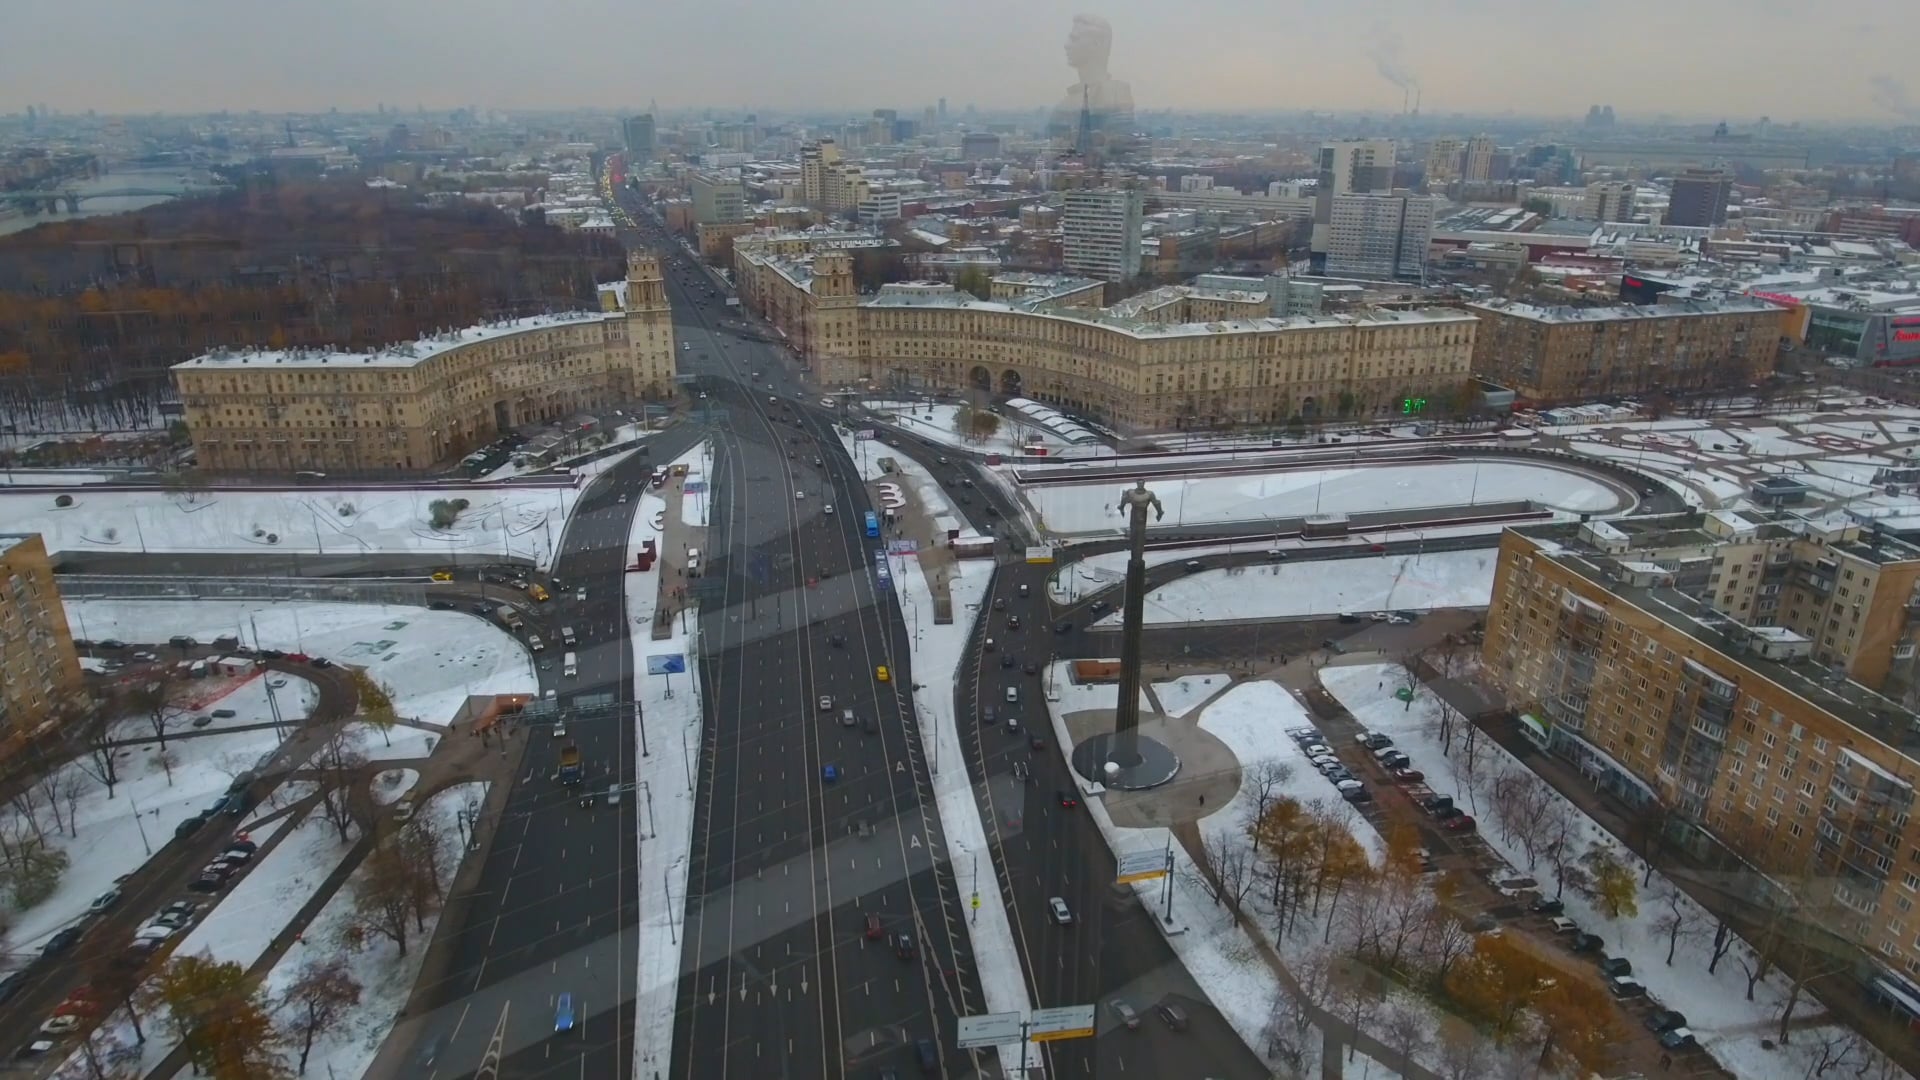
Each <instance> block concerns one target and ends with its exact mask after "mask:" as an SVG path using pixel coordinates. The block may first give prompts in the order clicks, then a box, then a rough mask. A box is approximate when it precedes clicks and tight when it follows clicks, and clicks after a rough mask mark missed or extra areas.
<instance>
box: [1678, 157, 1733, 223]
mask: <svg viewBox="0 0 1920 1080" xmlns="http://www.w3.org/2000/svg"><path fill="white" fill-rule="evenodd" d="M1732 194H1733V177H1732V176H1730V175H1728V174H1727V173H1725V172H1723V171H1721V170H1719V169H1688V170H1686V171H1684V172H1682V173H1680V174H1679V175H1678V176H1675V177H1674V178H1673V197H1672V199H1671V200H1670V201H1669V202H1668V203H1667V224H1669V225H1686V226H1692V227H1695V228H1708V227H1711V226H1714V225H1725V224H1726V223H1727V200H1728V199H1729V198H1730V197H1731V196H1732Z"/></svg>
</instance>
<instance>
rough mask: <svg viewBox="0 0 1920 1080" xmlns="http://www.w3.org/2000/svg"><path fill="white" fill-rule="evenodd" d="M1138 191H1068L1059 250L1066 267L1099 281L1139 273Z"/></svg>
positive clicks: (1116, 279)
mask: <svg viewBox="0 0 1920 1080" xmlns="http://www.w3.org/2000/svg"><path fill="white" fill-rule="evenodd" d="M1143 201H1144V200H1143V199H1142V198H1141V195H1140V192H1138V191H1129V190H1120V189H1115V188H1094V189H1087V190H1081V191H1069V192H1067V199H1066V204H1067V205H1066V213H1065V215H1064V216H1063V217H1062V220H1061V251H1062V254H1063V256H1064V258H1065V262H1066V266H1067V270H1068V271H1070V272H1072V273H1075V274H1084V275H1086V276H1087V277H1091V278H1099V279H1101V280H1102V281H1124V280H1126V279H1128V278H1131V277H1134V276H1136V275H1138V274H1139V273H1140V214H1141V208H1142V205H1143Z"/></svg>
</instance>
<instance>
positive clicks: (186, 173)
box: [0, 165, 208, 236]
mask: <svg viewBox="0 0 1920 1080" xmlns="http://www.w3.org/2000/svg"><path fill="white" fill-rule="evenodd" d="M189 177H191V178H192V180H193V182H194V183H198V184H205V183H206V182H207V180H208V177H207V175H206V173H204V172H202V171H201V170H199V169H195V168H192V167H190V166H186V165H181V166H175V167H171V168H158V169H155V168H129V169H122V170H119V171H116V172H109V173H105V174H103V175H101V176H99V177H96V178H94V179H91V180H73V181H67V182H62V183H61V184H59V185H58V187H59V189H60V190H62V191H65V190H68V189H71V190H74V191H77V192H79V193H81V194H82V195H84V194H86V193H87V192H89V191H117V190H119V189H121V188H146V189H148V190H150V191H168V192H172V193H173V194H171V195H131V196H117V197H115V198H110V199H85V200H82V201H81V203H80V210H79V212H78V213H73V214H70V213H68V212H67V211H66V209H65V208H64V207H62V208H61V209H60V210H59V211H58V212H56V213H52V214H49V213H46V212H44V211H42V212H41V213H38V214H28V213H26V212H25V211H20V210H16V209H15V208H13V207H12V206H6V205H0V236H5V235H6V234H8V233H16V232H20V231H22V230H24V229H31V228H33V227H34V226H35V225H40V224H44V223H46V222H49V221H77V220H79V219H80V218H90V217H99V216H100V215H102V214H124V213H126V212H127V211H129V210H139V209H141V208H143V207H148V206H155V205H158V204H159V203H163V202H166V201H168V200H170V199H173V198H175V197H177V196H179V195H181V194H184V193H185V192H186V190H187V188H188V187H189V182H188V178H189Z"/></svg>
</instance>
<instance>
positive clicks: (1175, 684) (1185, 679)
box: [1153, 672, 1228, 716]
mask: <svg viewBox="0 0 1920 1080" xmlns="http://www.w3.org/2000/svg"><path fill="white" fill-rule="evenodd" d="M1227 679H1228V676H1227V675H1225V674H1222V673H1218V672H1215V673H1212V674H1207V675H1182V676H1181V677H1179V678H1177V679H1171V680H1169V681H1167V682H1157V683H1154V684H1153V696H1154V697H1157V698H1159V699H1160V711H1161V712H1164V713H1166V714H1167V715H1168V716H1185V715H1187V713H1189V712H1192V711H1193V707H1194V706H1195V705H1198V704H1200V703H1201V702H1203V701H1205V700H1207V699H1208V698H1210V697H1212V696H1213V695H1215V694H1218V693H1219V692H1220V691H1222V690H1225V689H1226V688H1227Z"/></svg>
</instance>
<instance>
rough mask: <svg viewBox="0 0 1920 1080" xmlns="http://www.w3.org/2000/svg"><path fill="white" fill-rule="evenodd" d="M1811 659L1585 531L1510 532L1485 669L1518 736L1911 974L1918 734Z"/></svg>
mask: <svg viewBox="0 0 1920 1080" xmlns="http://www.w3.org/2000/svg"><path fill="white" fill-rule="evenodd" d="M1732 565H1733V564H1731V563H1730V564H1728V567H1727V568H1731V566H1732ZM1727 568H1723V569H1727ZM1742 576H1743V577H1744V576H1745V575H1744V572H1743V573H1742ZM1724 583H1725V578H1724V576H1723V578H1722V579H1721V584H1722V585H1724ZM1722 594H1723V595H1724V589H1723V591H1722ZM1819 646H1820V642H1819V641H1816V640H1814V639H1809V638H1808V637H1806V636H1804V635H1801V634H1799V633H1796V632H1794V631H1793V630H1789V629H1787V628H1785V627H1782V626H1757V625H1748V624H1744V623H1742V622H1740V621H1738V620H1736V619H1733V618H1730V617H1728V616H1727V615H1726V614H1724V613H1722V612H1720V611H1717V610H1715V609H1714V608H1713V607H1711V606H1709V605H1707V604H1705V603H1702V602H1700V601H1699V600H1696V599H1695V598H1694V597H1692V596H1690V595H1687V594H1686V593H1685V592H1682V591H1680V590H1678V589H1676V588H1674V587H1673V573H1672V571H1671V570H1670V569H1669V568H1667V567H1665V566H1663V565H1661V564H1660V563H1656V562H1651V561H1647V560H1646V559H1644V558H1640V557H1638V556H1637V553H1635V552H1631V551H1629V552H1626V553H1624V554H1612V553H1609V552H1608V551H1606V550H1603V549H1602V547H1601V546H1599V545H1598V544H1596V543H1595V534H1594V533H1593V531H1592V530H1590V529H1586V528H1583V527H1582V526H1580V525H1578V524H1562V525H1544V526H1531V527H1523V528H1518V529H1509V530H1507V532H1506V533H1505V534H1504V535H1503V536H1502V538H1501V544H1500V559H1499V564H1498V568H1497V569H1496V571H1495V575H1494V586H1493V595H1492V600H1491V605H1490V607H1489V609H1488V613H1487V625H1486V641H1485V666H1484V669H1483V670H1484V672H1485V673H1486V675H1487V676H1488V677H1489V678H1490V679H1492V680H1493V681H1494V682H1495V683H1496V684H1497V685H1498V686H1499V687H1500V689H1501V690H1502V691H1503V692H1504V693H1505V695H1506V697H1507V699H1508V701H1509V702H1510V703H1511V704H1512V705H1513V706H1514V707H1515V708H1516V709H1517V710H1518V711H1519V712H1520V713H1521V716H1520V722H1521V725H1522V728H1523V730H1524V731H1525V732H1526V733H1527V734H1528V737H1529V738H1531V739H1532V740H1533V741H1535V742H1536V743H1538V744H1540V745H1541V746H1543V747H1544V748H1546V749H1547V750H1549V752H1551V753H1554V754H1557V755H1559V756H1561V757H1563V758H1566V759H1567V760H1569V761H1570V762H1572V763H1573V764H1574V765H1575V766H1576V767H1577V768H1578V769H1579V770H1580V771H1581V772H1582V773H1583V774H1585V775H1586V776H1587V778H1588V779H1589V780H1590V781H1591V782H1593V783H1594V784H1595V785H1596V786H1598V787H1600V788H1601V789H1603V790H1606V791H1608V792H1611V793H1612V794H1614V795H1616V796H1618V797H1619V798H1621V799H1622V800H1624V801H1626V802H1627V803H1629V804H1631V805H1635V806H1644V807H1657V808H1659V812H1660V814H1661V815H1663V817H1664V820H1665V828H1666V832H1667V835H1668V836H1669V837H1670V838H1671V839H1673V840H1674V841H1676V842H1679V843H1683V844H1686V845H1688V846H1690V847H1694V848H1697V849H1701V850H1705V849H1707V848H1708V847H1710V846H1711V845H1713V844H1715V843H1717V844H1720V845H1724V846H1726V847H1728V848H1730V849H1732V850H1734V851H1736V852H1737V853H1739V854H1740V855H1741V857H1742V858H1743V859H1745V860H1747V861H1748V862H1749V863H1750V864H1752V865H1755V866H1757V867H1758V868H1759V869H1760V871H1761V872H1762V875H1756V876H1755V877H1754V878H1753V880H1752V882H1751V888H1752V889H1753V890H1754V893H1755V896H1756V898H1761V896H1762V895H1763V894H1764V893H1765V892H1767V891H1769V890H1774V891H1778V890H1782V889H1784V890H1788V891H1790V892H1791V893H1792V899H1793V901H1794V902H1795V903H1796V904H1797V905H1798V906H1799V910H1800V911H1801V913H1802V914H1803V916H1804V917H1806V918H1807V919H1809V920H1810V921H1811V922H1813V923H1814V924H1816V925H1819V926H1821V927H1823V928H1826V929H1830V930H1832V931H1834V932H1836V933H1839V934H1842V935H1844V936H1846V937H1847V938H1849V939H1851V940H1854V941H1857V942H1859V943H1860V944H1861V945H1863V946H1864V947H1866V948H1868V949H1871V950H1873V951H1874V952H1876V953H1878V954H1880V955H1881V956H1882V957H1883V958H1884V959H1885V960H1886V962H1887V963H1888V964H1890V965H1891V966H1894V967H1898V968H1903V969H1905V970H1906V971H1907V972H1909V973H1911V974H1920V916H1917V915H1916V914H1915V911H1914V908H1915V906H1916V905H1917V904H1920V822H1915V821H1914V820H1913V819H1912V810H1913V804H1914V788H1913V785H1914V782H1915V777H1916V776H1920V735H1917V734H1916V732H1915V730H1914V727H1913V714H1912V713H1911V712H1910V711H1908V710H1907V709H1905V708H1902V707H1901V706H1900V705H1898V704H1897V703H1896V702H1894V701H1892V700H1890V699H1888V698H1887V697H1885V696H1883V695H1880V694H1877V693H1875V692H1874V691H1872V690H1871V689H1868V688H1867V687H1864V686H1862V685H1860V684H1859V683H1857V682H1855V681H1853V680H1851V679H1848V678H1846V677H1845V674H1844V672H1839V671H1836V670H1835V669H1833V668H1829V667H1827V666H1826V665H1824V664H1822V663H1820V662H1819V661H1818V660H1817V658H1816V657H1815V655H1814V650H1815V649H1816V648H1817V647H1819ZM1776 899H1784V898H1776Z"/></svg>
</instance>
